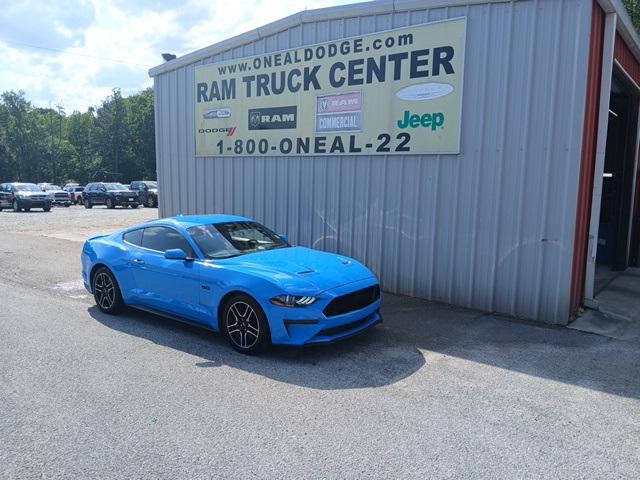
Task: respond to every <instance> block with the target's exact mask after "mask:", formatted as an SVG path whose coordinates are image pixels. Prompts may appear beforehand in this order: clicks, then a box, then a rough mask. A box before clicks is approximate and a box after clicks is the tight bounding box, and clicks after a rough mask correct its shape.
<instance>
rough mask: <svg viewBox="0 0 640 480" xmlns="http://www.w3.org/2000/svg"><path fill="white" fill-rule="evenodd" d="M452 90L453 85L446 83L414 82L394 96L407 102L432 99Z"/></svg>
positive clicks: (447, 93)
mask: <svg viewBox="0 0 640 480" xmlns="http://www.w3.org/2000/svg"><path fill="white" fill-rule="evenodd" d="M451 92H453V85H449V84H448V83H435V82H434V83H416V84H414V85H409V86H408V87H404V88H402V89H400V90H398V91H397V92H396V97H398V98H399V99H400V100H405V101H408V102H417V101H422V100H434V99H436V98H440V97H444V96H446V95H449V94H450V93H451Z"/></svg>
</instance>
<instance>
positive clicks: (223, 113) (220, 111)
mask: <svg viewBox="0 0 640 480" xmlns="http://www.w3.org/2000/svg"><path fill="white" fill-rule="evenodd" d="M230 116H231V109H230V108H228V107H225V108H214V109H213V110H207V111H206V112H204V113H203V114H202V118H204V119H207V120H208V119H212V118H229V117H230Z"/></svg>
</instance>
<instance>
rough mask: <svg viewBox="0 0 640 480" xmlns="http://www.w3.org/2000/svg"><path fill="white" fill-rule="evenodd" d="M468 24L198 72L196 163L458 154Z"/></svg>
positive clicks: (327, 46) (333, 45)
mask: <svg viewBox="0 0 640 480" xmlns="http://www.w3.org/2000/svg"><path fill="white" fill-rule="evenodd" d="M465 33H466V19H464V18H459V19H455V20H447V21H442V22H437V23H431V24H425V25H418V26H413V27H409V28H402V29H397V30H389V31H386V32H380V33H375V34H372V35H366V36H360V37H354V38H348V39H343V40H337V41H334V42H328V43H323V44H319V45H313V46H309V47H303V48H298V49H294V50H287V51H280V52H274V53H265V54H261V55H256V56H253V57H249V58H242V59H236V60H230V61H227V62H222V63H214V64H210V65H202V66H199V67H196V72H195V100H196V105H195V115H196V118H195V128H196V132H195V135H196V155H197V156H243V155H278V156H280V155H359V154H364V155H374V154H384V155H392V154H393V155H396V154H431V153H434V154H435V153H459V151H460V120H461V108H462V81H463V80H462V79H463V67H464V46H465V44H464V42H465Z"/></svg>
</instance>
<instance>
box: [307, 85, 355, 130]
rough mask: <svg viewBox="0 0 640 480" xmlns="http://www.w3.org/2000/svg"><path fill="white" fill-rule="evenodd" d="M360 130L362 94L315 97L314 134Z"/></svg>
mask: <svg viewBox="0 0 640 480" xmlns="http://www.w3.org/2000/svg"><path fill="white" fill-rule="evenodd" d="M361 130H362V92H348V93H341V94H338V95H323V96H319V97H316V132H317V133H323V132H359V131H361Z"/></svg>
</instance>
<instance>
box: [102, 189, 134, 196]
mask: <svg viewBox="0 0 640 480" xmlns="http://www.w3.org/2000/svg"><path fill="white" fill-rule="evenodd" d="M107 193H117V194H119V195H132V194H136V195H137V194H138V192H136V191H134V190H107Z"/></svg>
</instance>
